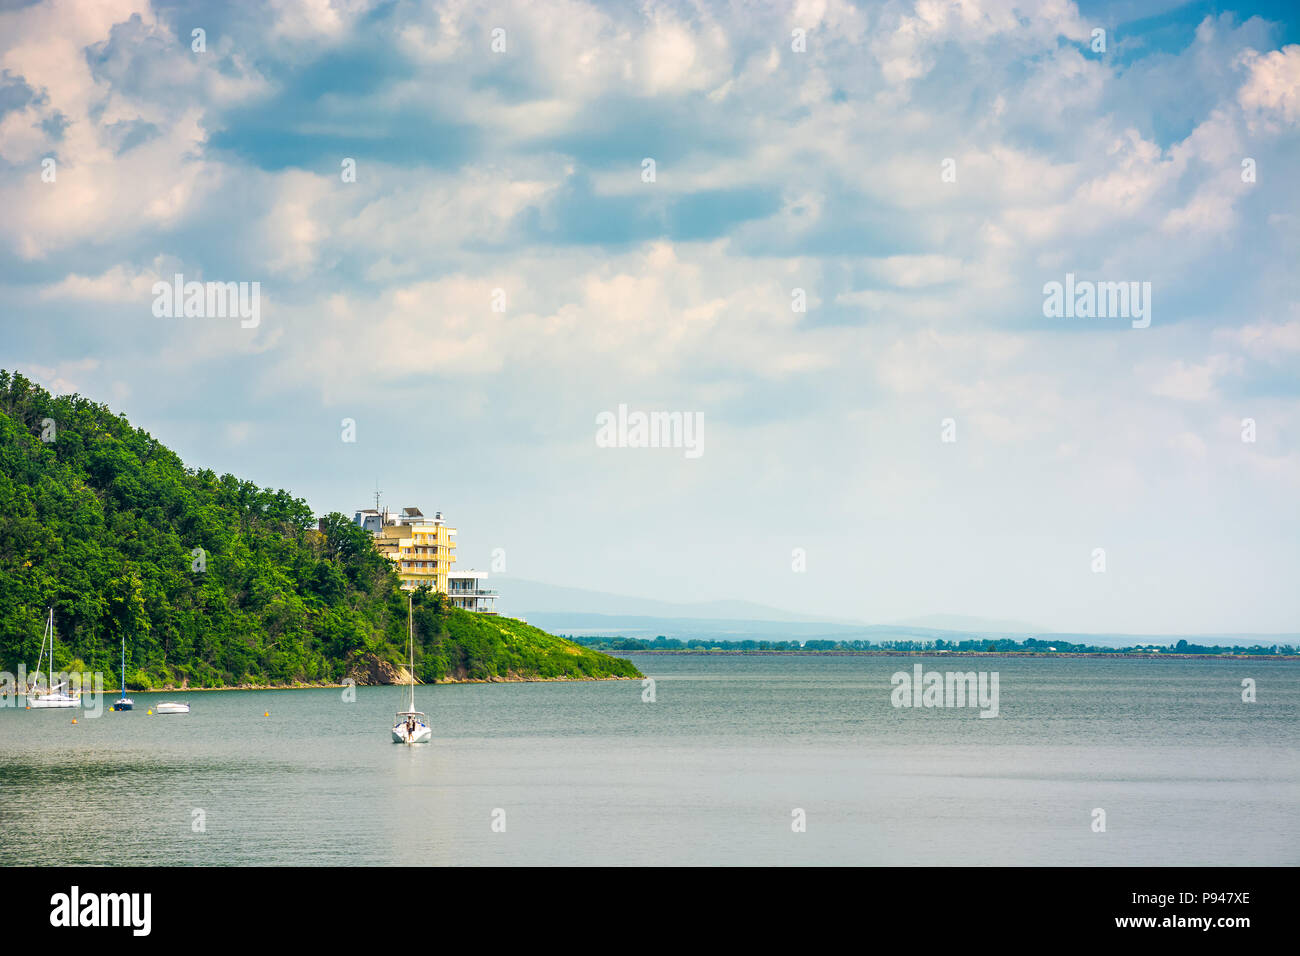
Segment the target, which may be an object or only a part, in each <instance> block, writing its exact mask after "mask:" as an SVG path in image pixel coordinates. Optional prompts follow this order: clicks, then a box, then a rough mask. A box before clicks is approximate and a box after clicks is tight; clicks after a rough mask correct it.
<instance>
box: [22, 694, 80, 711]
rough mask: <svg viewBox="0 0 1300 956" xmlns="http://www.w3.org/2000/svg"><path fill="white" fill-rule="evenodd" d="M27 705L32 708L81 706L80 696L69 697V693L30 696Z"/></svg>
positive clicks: (45, 708)
mask: <svg viewBox="0 0 1300 956" xmlns="http://www.w3.org/2000/svg"><path fill="white" fill-rule="evenodd" d="M27 706H28V707H29V708H31V709H32V710H47V709H51V708H54V709H65V708H69V707H80V706H81V698H80V697H69V696H68V695H67V694H47V695H44V696H41V697H28V698H27Z"/></svg>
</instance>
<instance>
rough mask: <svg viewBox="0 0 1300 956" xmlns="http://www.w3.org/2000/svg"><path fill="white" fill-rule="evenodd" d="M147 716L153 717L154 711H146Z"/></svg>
mask: <svg viewBox="0 0 1300 956" xmlns="http://www.w3.org/2000/svg"><path fill="white" fill-rule="evenodd" d="M145 714H146V715H148V716H149V717H152V716H153V711H152V710H147V711H145Z"/></svg>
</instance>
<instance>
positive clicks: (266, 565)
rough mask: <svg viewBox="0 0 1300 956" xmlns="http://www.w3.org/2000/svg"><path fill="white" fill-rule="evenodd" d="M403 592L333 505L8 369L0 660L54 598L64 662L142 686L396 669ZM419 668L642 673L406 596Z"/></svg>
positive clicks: (425, 675)
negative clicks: (242, 474) (263, 480)
mask: <svg viewBox="0 0 1300 956" xmlns="http://www.w3.org/2000/svg"><path fill="white" fill-rule="evenodd" d="M406 601H407V596H406V594H405V593H404V592H402V591H401V589H400V588H399V586H398V581H397V576H396V575H395V574H394V572H393V568H392V565H391V562H389V560H388V559H387V558H385V557H384V556H383V555H381V554H380V553H379V552H378V551H376V549H375V548H374V545H373V543H372V542H371V539H370V536H369V535H368V534H367V533H365V532H364V531H362V530H361V529H359V528H357V527H355V526H354V525H353V524H352V523H351V522H349V521H348V520H347V519H346V518H345V517H343V516H342V515H339V514H334V515H331V516H329V518H328V519H327V520H326V522H325V526H324V529H323V530H317V527H316V520H315V518H314V517H313V514H312V511H311V509H310V508H309V507H308V506H307V504H306V502H304V501H302V500H301V499H299V498H295V497H294V496H293V495H291V494H290V493H289V492H287V491H283V490H279V491H273V490H272V489H270V488H261V487H258V486H257V485H256V484H254V483H253V482H250V481H241V480H240V479H238V478H235V477H234V476H232V475H221V476H218V475H217V474H216V473H215V472H213V471H210V470H206V469H201V470H195V469H189V468H186V467H185V464H184V463H183V462H182V461H181V460H180V459H179V458H178V457H177V456H176V455H175V454H174V453H173V452H172V451H170V450H169V449H168V448H166V447H165V446H164V445H163V444H161V443H160V442H159V441H158V440H157V439H155V438H153V437H152V436H150V435H149V434H148V433H146V432H145V431H143V430H142V429H139V428H135V427H133V426H132V425H131V423H130V422H128V421H127V420H126V419H125V418H124V417H123V416H121V415H115V414H114V413H113V412H111V411H110V410H109V409H108V408H106V407H105V406H103V405H100V404H96V403H94V402H92V401H89V400H86V399H84V398H81V397H79V396H75V395H74V396H59V397H55V396H51V395H50V394H49V393H48V392H46V391H45V390H44V389H42V388H41V387H39V386H38V385H35V384H34V383H32V382H30V381H29V380H27V379H26V378H24V377H23V376H22V375H20V374H17V373H12V374H11V373H9V372H5V371H2V370H0V669H4V670H8V671H11V672H12V671H16V669H17V666H18V663H19V662H20V661H21V662H23V663H25V664H26V666H27V667H28V668H31V667H32V666H34V664H35V662H36V656H37V649H38V647H39V644H40V637H41V632H42V629H43V626H44V621H45V615H46V609H47V608H48V607H53V608H54V615H55V629H56V633H57V636H58V653H57V655H56V658H55V665H56V669H62V670H83V669H86V670H92V671H93V670H102V671H105V672H107V673H110V674H111V675H114V676H113V679H111V680H110V681H109V683H110V684H111V683H113V681H114V680H115V675H116V672H117V669H118V657H119V647H120V644H119V642H120V641H121V639H123V638H125V640H126V653H127V680H128V684H129V685H130V686H132V687H136V688H146V689H147V688H149V687H157V686H164V685H168V684H175V685H179V684H181V683H182V682H186V681H188V683H189V684H190V685H191V686H210V687H221V686H232V685H240V684H289V683H296V682H306V683H313V682H331V683H332V682H337V681H339V680H340V679H342V677H343V676H344V674H345V673H347V672H348V669H349V668H350V667H355V666H356V665H357V664H358V663H359V662H365V661H371V662H373V661H374V660H376V659H378V660H381V661H387V662H392V663H404V660H405V646H406V621H407V606H406ZM415 604H416V610H415V615H414V616H415V622H416V644H417V649H416V673H417V675H418V676H419V678H420V679H422V680H425V681H433V680H437V679H440V678H443V677H447V676H452V677H460V678H471V679H492V678H497V677H506V676H517V677H534V676H536V677H566V676H570V677H603V676H627V677H631V676H638V674H637V671H636V669H635V668H634V667H632V665H631V664H629V663H628V662H626V661H623V660H619V659H617V658H611V657H608V656H606V655H604V654H600V653H598V652H596V651H593V650H590V649H588V648H582V647H578V646H577V645H574V644H572V643H570V642H568V641H564V640H561V639H559V638H555V637H552V636H551V635H548V634H545V633H544V632H542V631H538V630H537V629H536V628H530V627H528V626H527V625H523V624H521V623H520V622H517V621H510V620H508V619H501V620H492V619H485V618H482V617H481V616H479V615H473V614H469V613H468V612H464V611H459V610H455V609H452V608H449V607H446V606H445V604H444V602H443V599H442V596H441V595H437V594H433V593H430V592H428V591H427V590H423V591H420V592H417V593H416V596H415Z"/></svg>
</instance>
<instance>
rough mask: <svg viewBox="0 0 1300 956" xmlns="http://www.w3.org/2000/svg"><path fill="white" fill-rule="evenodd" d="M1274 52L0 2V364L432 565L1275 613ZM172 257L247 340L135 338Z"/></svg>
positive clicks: (617, 582)
mask: <svg viewBox="0 0 1300 956" xmlns="http://www.w3.org/2000/svg"><path fill="white" fill-rule="evenodd" d="M1295 21H1296V18H1295V17H1294V15H1292V14H1291V13H1290V12H1289V10H1288V5H1287V4H1283V3H1265V4H1253V5H1252V4H1242V5H1228V6H1225V5H1219V4H1206V3H1192V4H1178V3H1165V2H1138V0H1116V2H1102V3H1084V4H1081V5H1075V4H1073V3H1068V2H1062V0H1048V2H1043V3H1034V4H1027V3H1006V2H998V0H972V2H960V3H947V2H937V0H920V2H888V3H883V4H876V3H868V4H849V3H842V2H834V0H805V2H798V3H794V4H790V3H786V4H739V3H737V4H731V5H726V4H721V3H642V4H617V5H615V4H592V3H582V2H550V0H548V2H540V3H539V2H520V3H494V4H490V5H489V4H476V3H473V2H467V3H462V2H456V3H447V4H432V5H430V4H418V5H417V4H408V3H401V2H398V3H366V2H336V3H328V2H324V0H321V2H315V3H301V4H290V3H269V4H231V5H210V4H202V3H162V4H152V5H151V4H149V3H145V2H135V0H127V2H94V3H91V2H88V3H80V4H78V3H36V4H21V3H17V4H15V3H9V4H4V5H3V6H2V7H0V203H2V204H3V207H4V209H5V211H6V215H5V217H4V219H3V221H2V222H0V315H2V316H3V319H2V321H3V337H2V338H0V367H7V368H18V369H20V370H22V371H24V372H25V373H27V374H28V375H30V376H32V377H33V378H35V379H37V380H39V381H41V382H42V383H44V384H45V385H47V386H48V387H50V388H53V389H55V390H58V391H71V390H75V391H79V392H81V393H82V394H85V395H87V396H90V397H93V398H95V399H98V400H101V401H104V402H107V403H108V404H110V405H111V406H113V407H114V408H115V409H118V410H121V411H122V412H124V413H126V414H127V415H128V416H129V417H130V418H131V419H132V420H133V421H134V422H136V423H138V424H140V425H141V426H142V427H145V428H146V429H148V430H149V431H151V432H152V433H154V434H155V435H157V436H158V437H160V438H161V439H162V440H164V441H165V442H166V443H167V444H169V445H170V446H171V447H173V448H175V449H176V450H177V451H178V452H180V453H181V454H182V455H183V456H184V457H185V458H186V460H187V461H189V462H190V463H192V464H194V465H202V466H210V467H213V468H216V469H217V470H219V471H231V472H233V473H235V474H238V475H240V476H242V477H247V478H249V479H252V480H255V481H258V482H259V483H261V484H265V485H271V486H275V487H285V488H288V489H290V490H292V491H294V492H295V493H297V494H300V495H302V496H303V497H305V498H307V500H308V501H309V502H310V503H311V505H312V507H313V508H315V509H316V510H318V511H320V512H324V511H329V510H336V509H337V510H345V511H351V510H352V509H354V508H356V507H359V506H361V505H363V504H366V503H367V502H369V501H372V499H373V491H374V488H375V483H376V481H378V483H379V486H380V487H381V488H382V489H383V491H384V492H385V496H384V497H385V500H386V501H387V502H388V503H390V504H392V505H398V506H400V505H406V504H418V505H421V506H422V507H424V508H425V509H426V510H431V509H441V510H443V511H444V512H445V513H446V514H447V516H448V517H449V518H450V519H451V520H452V522H453V523H454V524H456V525H457V526H458V527H459V528H460V529H461V533H460V541H461V544H460V549H461V565H462V566H464V567H470V566H476V567H480V568H483V567H486V566H488V564H489V561H490V557H489V556H490V554H491V553H492V551H493V550H494V549H497V548H500V549H504V553H505V556H506V562H507V571H508V572H509V573H510V574H512V575H518V576H523V577H530V578H535V579H538V580H543V581H549V582H553V583H556V584H562V585H566V586H572V587H588V588H596V589H601V590H609V591H618V592H623V593H628V594H634V595H642V596H654V597H662V598H665V599H668V600H674V601H690V600H709V599H723V598H735V599H748V600H754V601H762V602H764V603H768V604H772V605H777V606H780V607H785V608H790V609H798V610H804V611H807V612H808V613H813V614H825V615H827V616H835V617H852V618H858V619H864V620H869V621H873V622H884V621H890V620H895V619H899V618H904V617H910V616H916V615H923V614H938V613H957V614H970V615H982V616H989V617H999V618H1015V619H1020V620H1029V621H1034V622H1038V623H1039V624H1040V625H1042V626H1044V627H1049V628H1054V629H1059V630H1072V631H1107V630H1110V631H1124V632H1148V633H1172V632H1180V631H1181V632H1209V631H1273V632H1276V631H1296V630H1300V589H1298V588H1296V586H1295V582H1296V581H1297V579H1300V548H1298V547H1297V541H1298V540H1300V534H1298V532H1300V515H1298V513H1297V511H1298V509H1297V501H1298V500H1300V496H1298V495H1297V491H1300V378H1298V377H1297V374H1296V373H1297V371H1298V370H1300V305H1298V304H1297V303H1298V302H1300V299H1298V297H1297V291H1298V289H1297V285H1298V283H1297V277H1296V269H1295V263H1296V261H1297V259H1298V255H1297V253H1298V252H1300V249H1298V248H1297V247H1298V245H1300V243H1298V242H1297V239H1298V237H1300V231H1298V229H1297V225H1298V222H1300V220H1298V218H1297V217H1298V216H1300V201H1298V200H1300V186H1298V185H1297V181H1296V180H1297V171H1298V164H1297V161H1296V156H1297V146H1298V145H1300V142H1298V141H1300V136H1298V135H1297V133H1298V127H1300V46H1297V43H1300V37H1297V24H1296V22H1295ZM196 28H198V29H202V30H204V31H205V34H204V38H205V49H204V50H202V51H195V50H194V49H193V48H192V45H193V44H192V31H193V30H195V29H196ZM498 28H500V29H502V30H504V40H505V49H504V51H502V52H494V51H493V49H492V42H493V31H494V30H495V29H498ZM1096 29H1102V30H1105V31H1106V35H1105V39H1106V48H1105V50H1104V51H1098V50H1094V49H1093V43H1094V41H1093V32H1094V30H1096ZM794 30H803V31H805V35H806V49H805V50H803V51H801V52H799V51H795V50H794V49H792V31H794ZM49 158H53V159H54V161H55V164H56V166H55V169H56V178H55V180H54V181H53V182H46V181H43V179H42V162H43V160H46V159H49ZM646 158H652V159H654V161H655V178H654V181H653V182H645V181H644V180H643V176H642V169H643V160H645V159H646ZM946 159H951V160H953V164H952V166H951V168H952V169H953V170H954V171H955V180H954V181H945V179H944V177H943V176H942V170H943V163H944V161H945V160H946ZM1247 159H1249V160H1252V161H1253V168H1254V170H1255V180H1254V181H1253V182H1246V181H1243V175H1242V163H1243V160H1247ZM345 160H352V161H354V162H355V165H356V181H355V182H346V181H344V178H343V177H342V176H341V175H340V173H341V169H342V164H343V163H344V161H345ZM950 178H951V177H950ZM178 272H179V273H182V274H184V275H185V276H186V277H187V278H189V279H197V280H200V281H209V280H215V281H235V282H253V281H256V282H259V283H260V284H261V285H260V288H261V321H260V323H259V324H258V326H257V327H256V328H241V327H240V324H239V322H238V320H235V319H224V318H216V317H209V318H189V319H173V318H157V317H155V316H154V314H153V310H152V308H151V306H152V302H153V293H152V288H153V285H154V283H155V282H157V281H159V279H160V278H161V279H164V280H166V279H169V278H170V277H171V276H172V275H173V274H175V273H178ZM1066 273H1074V274H1075V275H1076V276H1078V277H1079V278H1081V279H1086V280H1089V281H1099V282H1110V281H1139V282H1150V283H1151V289H1152V305H1151V324H1150V326H1149V327H1148V328H1142V329H1138V328H1133V327H1132V326H1131V323H1130V321H1129V320H1128V319H1127V318H1122V317H1120V318H1098V319H1055V318H1046V317H1044V315H1043V310H1042V305H1043V286H1044V284H1045V283H1047V282H1051V281H1063V280H1064V276H1065V274H1066ZM498 289H499V290H502V291H503V292H504V295H505V303H506V305H505V310H504V311H503V312H498V311H493V308H492V304H493V301H494V300H493V294H494V290H498ZM795 289H802V290H804V294H805V296H806V299H807V311H806V312H795V311H793V310H792V308H791V302H792V294H793V290H795ZM619 404H626V405H628V406H629V407H630V408H632V409H643V410H647V411H651V410H666V411H683V412H692V413H700V414H702V415H703V419H704V448H705V453H704V454H703V455H702V456H700V457H699V458H695V459H690V458H687V457H686V456H685V455H683V454H682V451H681V450H680V449H669V448H602V447H598V445H597V443H596V441H595V434H596V425H595V422H596V416H597V415H598V414H600V413H601V412H603V411H608V410H614V409H616V408H617V407H618V406H619ZM345 418H350V419H353V420H355V422H356V423H357V424H356V436H357V440H356V441H355V442H352V443H349V442H344V441H342V440H341V431H342V430H341V422H342V420H343V419H345ZM949 418H950V419H952V420H953V422H954V424H955V434H956V441H952V442H944V441H941V429H942V422H943V421H944V420H945V419H949ZM1246 418H1249V419H1252V420H1253V421H1254V422H1255V429H1256V440H1255V441H1254V442H1243V441H1242V439H1241V435H1242V421H1243V419H1246ZM1097 548H1102V549H1104V550H1105V556H1106V570H1105V572H1104V573H1095V572H1094V571H1093V570H1092V568H1093V563H1094V562H1093V552H1094V549H1097ZM795 549H803V551H804V553H805V554H806V567H807V570H806V571H804V572H796V571H794V570H792V565H793V563H794V562H793V557H792V556H793V554H794V551H795ZM507 598H508V595H507ZM507 606H508V604H507Z"/></svg>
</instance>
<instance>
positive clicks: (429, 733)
mask: <svg viewBox="0 0 1300 956" xmlns="http://www.w3.org/2000/svg"><path fill="white" fill-rule="evenodd" d="M432 739H433V729H432V728H430V727H429V725H428V724H422V723H419V722H417V723H416V725H415V732H414V733H408V732H407V730H406V722H405V721H401V722H399V723H396V724H393V743H395V744H427V743H428V742H429V741H430V740H432Z"/></svg>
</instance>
